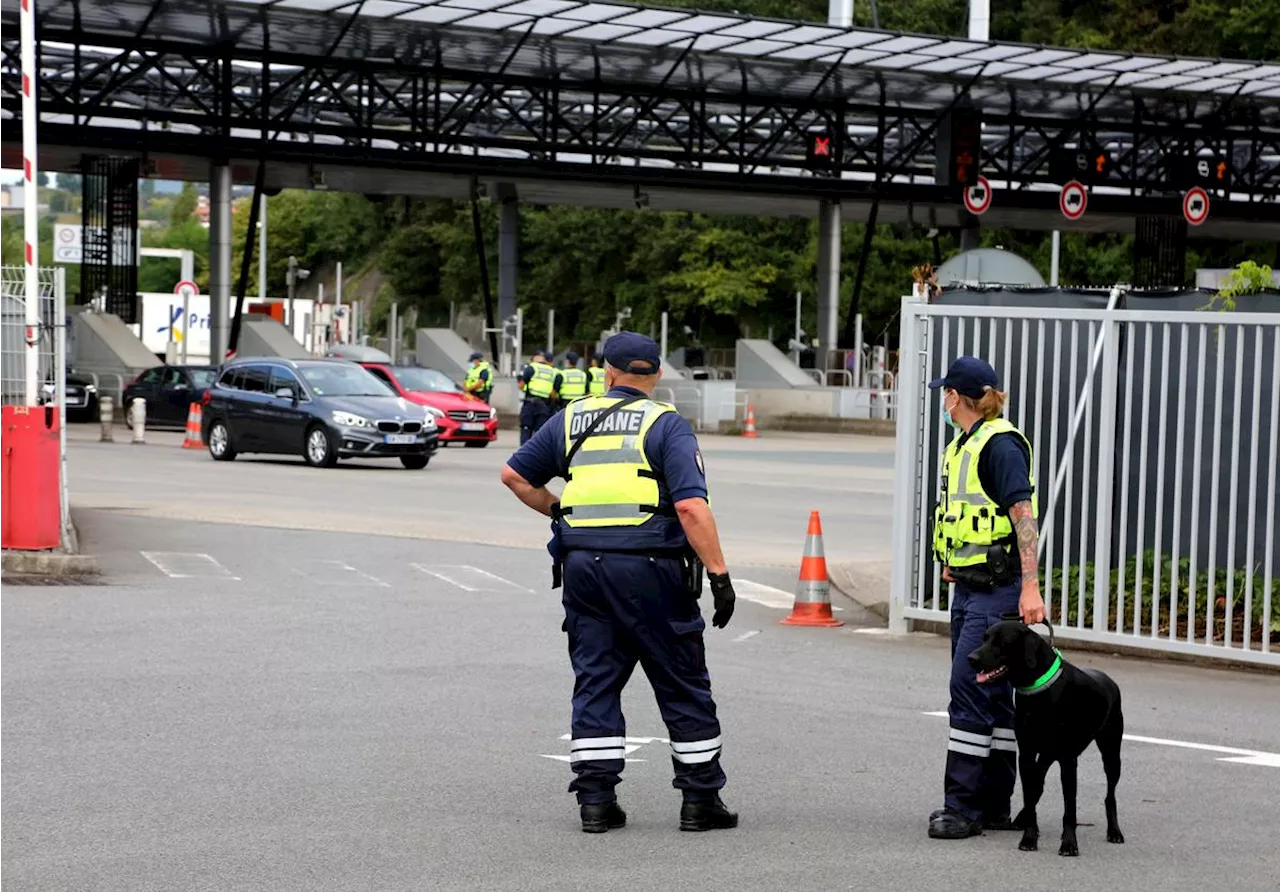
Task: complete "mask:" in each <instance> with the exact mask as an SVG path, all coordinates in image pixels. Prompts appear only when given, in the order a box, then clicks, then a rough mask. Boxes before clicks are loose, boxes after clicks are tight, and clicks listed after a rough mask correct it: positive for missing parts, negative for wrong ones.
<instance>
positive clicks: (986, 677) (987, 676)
mask: <svg viewBox="0 0 1280 892" xmlns="http://www.w3.org/2000/svg"><path fill="white" fill-rule="evenodd" d="M995 674H996V673H995V670H992V671H990V672H979V673H978V684H986V683H987V682H989V681H991V676H993V675H995Z"/></svg>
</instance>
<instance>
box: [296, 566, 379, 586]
mask: <svg viewBox="0 0 1280 892" xmlns="http://www.w3.org/2000/svg"><path fill="white" fill-rule="evenodd" d="M293 572H294V573H295V574H297V575H298V576H301V577H303V578H305V579H307V580H308V581H310V582H312V583H314V584H318V585H376V586H380V587H381V588H390V587H391V586H390V585H388V584H387V583H385V582H383V581H382V580H381V579H379V578H378V577H376V576H370V575H369V574H368V573H365V572H364V571H363V570H357V569H356V568H355V567H353V566H351V565H350V564H344V563H343V562H342V561H312V562H311V563H309V564H307V566H306V567H305V568H299V567H294V568H293Z"/></svg>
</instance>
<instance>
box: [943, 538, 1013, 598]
mask: <svg viewBox="0 0 1280 892" xmlns="http://www.w3.org/2000/svg"><path fill="white" fill-rule="evenodd" d="M1014 560H1015V559H1014V556H1013V554H1012V553H1011V552H1010V550H1009V543H1007V542H996V543H994V544H992V545H989V546H987V562H986V563H985V564H979V565H974V566H969V567H951V568H950V569H951V575H952V576H953V577H955V580H956V582H962V583H964V584H965V585H967V586H969V587H971V588H978V589H995V588H1000V587H1002V586H1006V585H1012V584H1013V583H1014V582H1015V581H1016V580H1017V579H1019V578H1020V577H1021V575H1022V573H1021V568H1020V567H1018V566H1017V565H1016V564H1015V563H1014Z"/></svg>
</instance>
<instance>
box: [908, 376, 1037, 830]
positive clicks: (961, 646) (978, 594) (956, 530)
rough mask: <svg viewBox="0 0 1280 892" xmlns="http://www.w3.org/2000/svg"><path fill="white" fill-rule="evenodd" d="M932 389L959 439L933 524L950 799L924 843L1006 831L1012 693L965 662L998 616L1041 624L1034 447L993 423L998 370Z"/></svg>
mask: <svg viewBox="0 0 1280 892" xmlns="http://www.w3.org/2000/svg"><path fill="white" fill-rule="evenodd" d="M929 386H930V387H931V388H933V389H935V390H936V389H938V388H941V389H942V410H943V418H944V419H945V420H946V422H947V423H949V424H950V425H952V426H953V427H955V428H956V431H957V436H956V437H955V438H954V439H953V440H952V441H951V443H950V444H949V445H948V446H947V450H946V452H945V454H944V455H943V458H942V493H941V497H940V498H939V500H938V510H937V516H936V519H935V527H934V553H935V554H936V556H937V559H938V561H939V562H940V563H941V564H942V567H943V571H942V578H943V579H944V580H946V581H947V582H952V583H955V588H954V589H953V594H952V600H951V705H950V708H949V709H948V712H949V714H950V718H951V734H950V740H949V742H948V744H947V771H946V783H945V790H946V798H945V807H943V808H942V809H939V810H938V811H935V812H934V813H933V814H932V815H930V816H929V835H930V836H931V837H933V838H934V839H964V838H966V837H970V836H977V835H978V834H980V833H982V831H983V828H984V827H985V828H986V829H988V830H1011V829H1013V824H1012V822H1011V821H1010V820H1009V802H1010V799H1011V797H1012V795H1013V784H1014V779H1015V778H1016V776H1017V765H1016V761H1015V760H1016V756H1017V744H1016V743H1015V740H1014V733H1013V691H1012V689H1011V688H1010V686H1009V684H1008V682H1004V681H996V682H991V681H988V682H986V683H983V684H979V683H978V679H977V673H976V670H975V669H974V668H973V667H972V666H970V665H969V660H968V656H969V654H970V653H971V652H972V651H973V650H975V649H976V648H977V647H979V646H980V645H981V644H982V639H983V635H985V634H986V631H987V629H988V628H989V627H991V626H992V625H994V624H995V623H997V622H999V621H1000V620H1001V619H1002V618H1003V615H1005V614H1009V615H1017V614H1021V616H1022V619H1023V621H1024V622H1026V623H1027V624H1028V625H1032V624H1035V623H1038V622H1040V621H1041V620H1043V619H1044V601H1043V600H1042V599H1041V597H1040V581H1039V575H1038V572H1037V559H1036V549H1037V545H1038V535H1039V534H1038V532H1037V529H1036V501H1037V500H1036V489H1035V471H1034V464H1033V463H1032V456H1031V444H1030V443H1029V442H1028V440H1027V438H1026V437H1025V436H1024V435H1023V433H1022V432H1021V431H1020V430H1018V429H1017V428H1016V427H1014V426H1013V425H1012V424H1010V423H1009V422H1008V421H1006V420H1005V419H1004V418H1002V417H1001V414H1002V413H1003V411H1004V403H1005V396H1006V395H1005V394H1004V393H1003V392H1001V391H1000V390H999V386H1000V385H999V382H998V380H997V379H996V373H995V369H993V368H991V366H990V365H988V364H987V363H986V362H984V361H983V360H981V359H977V358H975V357H972V356H961V357H960V358H959V359H957V360H956V361H955V362H953V363H952V364H951V367H950V368H948V369H947V374H946V376H945V377H942V378H937V379H935V380H933V381H931V382H929Z"/></svg>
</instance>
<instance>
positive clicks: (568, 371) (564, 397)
mask: <svg viewBox="0 0 1280 892" xmlns="http://www.w3.org/2000/svg"><path fill="white" fill-rule="evenodd" d="M564 361H565V367H564V370H563V371H562V372H561V373H560V376H561V377H562V378H563V379H564V382H563V383H562V384H561V386H560V402H561V403H562V404H564V405H568V404H569V403H571V402H573V401H574V400H580V399H582V398H583V397H584V396H586V395H587V373H586V370H585V369H580V368H578V354H577V353H574V352H573V351H572V350H570V351H569V352H568V353H566V354H565V355H564Z"/></svg>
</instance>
